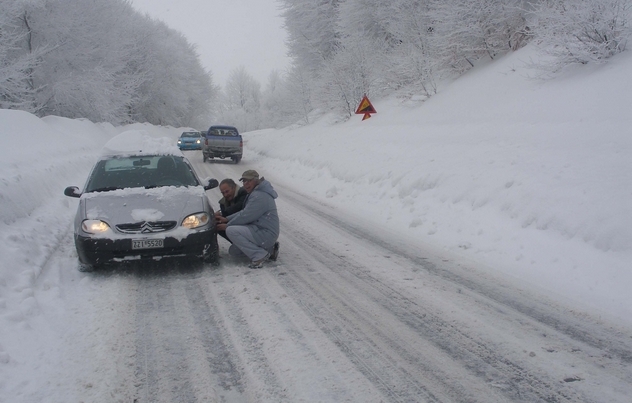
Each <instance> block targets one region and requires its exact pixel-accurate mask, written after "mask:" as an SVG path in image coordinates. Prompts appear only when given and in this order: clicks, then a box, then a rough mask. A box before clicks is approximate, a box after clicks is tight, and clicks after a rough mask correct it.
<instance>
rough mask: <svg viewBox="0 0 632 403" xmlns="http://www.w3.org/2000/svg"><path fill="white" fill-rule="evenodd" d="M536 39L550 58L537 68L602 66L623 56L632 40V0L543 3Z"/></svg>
mask: <svg viewBox="0 0 632 403" xmlns="http://www.w3.org/2000/svg"><path fill="white" fill-rule="evenodd" d="M534 14H535V17H536V24H535V27H534V29H533V35H534V36H535V38H536V41H537V43H538V45H539V47H540V48H541V49H542V50H543V52H544V53H545V54H547V55H548V56H549V57H548V58H546V60H544V61H542V62H540V63H539V64H538V65H537V67H539V68H541V69H543V70H544V71H548V72H556V71H559V70H560V69H562V68H564V67H565V66H568V65H569V64H576V63H580V64H585V63H602V62H604V61H606V60H607V59H608V58H609V57H611V56H613V55H615V54H617V53H620V52H623V51H624V50H625V49H626V46H627V43H628V41H629V40H630V37H631V36H632V26H631V23H632V20H631V18H632V0H543V1H542V2H541V3H540V4H539V6H537V7H536V10H535V13H534Z"/></svg>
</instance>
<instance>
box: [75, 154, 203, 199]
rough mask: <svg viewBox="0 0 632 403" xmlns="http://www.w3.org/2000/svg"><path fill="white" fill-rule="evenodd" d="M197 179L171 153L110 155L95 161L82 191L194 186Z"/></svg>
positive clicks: (188, 167) (182, 159) (181, 158)
mask: <svg viewBox="0 0 632 403" xmlns="http://www.w3.org/2000/svg"><path fill="white" fill-rule="evenodd" d="M198 185H199V182H198V180H197V178H196V176H195V174H194V173H193V171H192V170H191V167H190V166H189V165H188V164H187V163H186V162H185V161H184V158H183V157H179V156H175V155H150V156H130V157H114V158H110V159H104V160H101V161H99V162H98V163H97V165H96V166H95V167H94V169H93V170H92V175H91V176H90V179H89V180H88V184H87V186H86V192H105V191H109V190H116V189H125V188H138V187H143V188H155V187H161V186H198Z"/></svg>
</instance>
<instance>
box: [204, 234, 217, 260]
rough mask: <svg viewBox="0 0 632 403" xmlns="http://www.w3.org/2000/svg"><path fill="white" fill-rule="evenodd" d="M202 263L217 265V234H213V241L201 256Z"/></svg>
mask: <svg viewBox="0 0 632 403" xmlns="http://www.w3.org/2000/svg"><path fill="white" fill-rule="evenodd" d="M202 261H203V262H204V263H210V264H211V265H213V266H219V244H218V243H217V234H215V235H214V236H213V241H212V242H211V246H210V248H209V250H208V251H206V252H205V253H204V255H203V256H202Z"/></svg>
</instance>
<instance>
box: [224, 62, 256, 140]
mask: <svg viewBox="0 0 632 403" xmlns="http://www.w3.org/2000/svg"><path fill="white" fill-rule="evenodd" d="M260 108H261V84H259V82H258V81H257V80H256V79H255V78H254V77H252V76H251V75H250V74H249V73H248V72H247V71H246V68H245V67H244V66H239V67H237V68H235V69H233V70H232V71H231V72H230V74H229V76H228V81H227V82H226V86H225V88H224V99H223V105H222V108H221V111H220V117H221V120H222V122H223V123H226V124H231V125H233V126H236V127H237V128H238V129H239V130H240V131H250V130H256V129H260V128H261V126H260V125H261V117H260Z"/></svg>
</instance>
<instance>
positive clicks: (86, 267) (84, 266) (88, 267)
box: [79, 261, 97, 273]
mask: <svg viewBox="0 0 632 403" xmlns="http://www.w3.org/2000/svg"><path fill="white" fill-rule="evenodd" d="M96 269H97V266H96V265H94V264H88V263H83V262H82V261H79V271H80V272H82V273H91V272H93V271H95V270H96Z"/></svg>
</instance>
